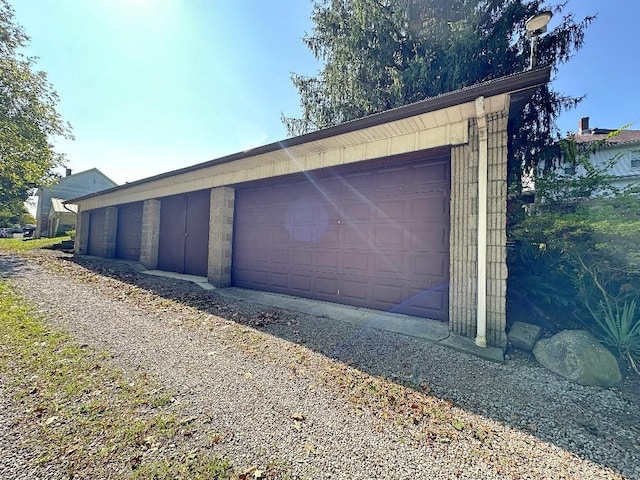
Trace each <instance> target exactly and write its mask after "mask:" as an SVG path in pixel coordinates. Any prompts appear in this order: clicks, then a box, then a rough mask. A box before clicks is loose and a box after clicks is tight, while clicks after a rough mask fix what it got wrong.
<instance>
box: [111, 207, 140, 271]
mask: <svg viewBox="0 0 640 480" xmlns="http://www.w3.org/2000/svg"><path fill="white" fill-rule="evenodd" d="M141 239H142V202H138V203H132V204H128V205H122V206H120V207H118V228H117V230H116V258H122V259H124V260H133V261H138V260H139V259H140V242H141Z"/></svg>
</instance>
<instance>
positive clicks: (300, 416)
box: [290, 413, 304, 422]
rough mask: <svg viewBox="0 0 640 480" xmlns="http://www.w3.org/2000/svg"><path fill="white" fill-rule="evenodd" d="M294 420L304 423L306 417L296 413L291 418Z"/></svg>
mask: <svg viewBox="0 0 640 480" xmlns="http://www.w3.org/2000/svg"><path fill="white" fill-rule="evenodd" d="M290 418H291V419H292V420H297V421H298V422H302V421H304V415H303V414H301V413H294V414H292V415H291V417H290Z"/></svg>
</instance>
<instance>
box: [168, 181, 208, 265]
mask: <svg viewBox="0 0 640 480" xmlns="http://www.w3.org/2000/svg"><path fill="white" fill-rule="evenodd" d="M208 252H209V190H203V191H199V192H193V193H189V194H185V195H176V196H174V197H167V198H163V199H162V201H161V204H160V242H159V246H158V267H159V268H160V269H161V270H167V271H170V272H179V273H190V274H192V275H201V276H206V275H207V267H208V258H209V253H208Z"/></svg>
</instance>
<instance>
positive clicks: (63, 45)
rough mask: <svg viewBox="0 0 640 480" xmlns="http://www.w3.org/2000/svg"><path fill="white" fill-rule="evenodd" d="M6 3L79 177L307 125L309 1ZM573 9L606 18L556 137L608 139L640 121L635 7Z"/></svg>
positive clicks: (577, 63)
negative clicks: (294, 79) (295, 78)
mask: <svg viewBox="0 0 640 480" xmlns="http://www.w3.org/2000/svg"><path fill="white" fill-rule="evenodd" d="M10 3H11V4H12V5H13V7H14V9H15V12H16V19H17V22H18V23H19V24H21V25H22V26H23V27H24V28H25V30H26V32H27V34H28V35H30V37H31V44H30V46H29V48H28V50H27V51H26V52H25V53H27V54H29V55H35V56H38V57H39V60H38V64H37V65H38V68H40V69H41V70H44V71H45V72H47V74H48V76H49V80H50V82H51V83H52V84H53V86H54V88H55V89H56V91H57V92H58V94H59V96H60V103H59V112H60V113H61V114H62V116H63V117H64V119H65V120H67V121H69V122H70V123H71V124H72V126H73V132H74V135H75V137H76V139H75V141H60V142H58V144H57V149H58V150H59V151H61V152H65V153H66V154H67V157H68V164H69V165H68V166H69V167H70V168H72V169H73V170H74V171H75V172H79V171H83V170H87V169H89V168H93V167H97V168H99V169H100V170H101V171H102V172H104V173H105V174H106V175H107V176H109V177H111V178H112V179H113V180H114V181H116V182H118V183H124V182H128V181H134V180H137V179H140V178H144V177H147V176H150V175H155V174H158V173H162V172H166V171H169V170H173V169H177V168H181V167H184V166H187V165H193V164H195V163H199V162H203V161H206V160H210V159H213V158H217V157H220V156H223V155H226V154H230V153H235V152H238V151H242V150H245V149H248V148H252V147H256V146H259V145H264V144H267V143H271V142H274V141H277V140H281V139H283V138H285V137H286V131H285V129H284V127H283V126H282V124H281V122H280V114H281V113H282V112H284V113H285V114H287V115H290V116H296V115H298V114H299V105H298V96H297V92H296V90H295V88H294V87H293V85H292V84H291V82H290V80H289V75H290V72H297V73H304V74H314V73H315V72H316V71H317V69H318V64H317V63H316V62H315V60H314V58H313V56H312V55H311V53H310V52H309V51H308V49H307V48H306V47H305V46H304V45H303V43H302V37H303V35H304V33H305V32H310V31H311V28H312V24H311V22H310V20H309V16H310V13H311V3H310V1H307V0H268V1H266V0H10ZM567 11H572V12H575V13H576V17H577V18H581V17H583V16H584V15H587V14H594V13H598V14H599V16H598V19H597V20H596V21H595V22H594V23H593V24H592V26H591V27H590V28H589V29H588V31H587V35H586V41H585V47H584V48H583V49H582V50H581V51H579V52H578V53H577V54H576V56H575V57H574V58H573V59H572V60H571V61H570V63H569V64H567V65H565V66H563V67H561V69H560V71H559V72H558V74H557V75H556V77H555V78H554V80H553V82H554V86H555V88H556V89H557V90H559V91H560V92H562V93H566V94H570V95H585V94H586V95H587V98H586V100H585V101H584V102H583V103H582V104H581V105H580V106H579V107H578V108H577V109H575V110H573V111H571V112H569V113H566V114H564V115H563V116H562V117H561V119H560V129H561V130H562V131H563V132H564V131H574V130H575V128H576V126H577V123H578V120H579V118H580V117H582V116H589V117H591V125H592V126H597V127H603V128H613V127H618V126H621V125H623V124H626V123H629V122H638V121H640V87H639V86H638V81H639V79H640V75H639V74H640V62H638V60H637V58H638V52H640V48H639V47H640V35H639V34H638V28H639V27H638V19H639V18H640V2H637V1H635V0H633V1H632V0H610V1H609V2H606V3H604V2H601V1H595V0H571V1H570V2H569V5H568V8H567ZM558 21H559V19H553V20H552V23H551V25H550V27H551V28H552V27H553V26H554V25H555V24H557V23H558ZM632 128H639V129H640V123H638V124H636V125H635V126H634V127H632Z"/></svg>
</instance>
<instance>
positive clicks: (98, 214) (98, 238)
mask: <svg viewBox="0 0 640 480" xmlns="http://www.w3.org/2000/svg"><path fill="white" fill-rule="evenodd" d="M103 243H104V208H99V209H96V210H91V211H90V214H89V251H88V253H89V255H98V256H101V255H103V254H104V253H103V249H102V247H103Z"/></svg>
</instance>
